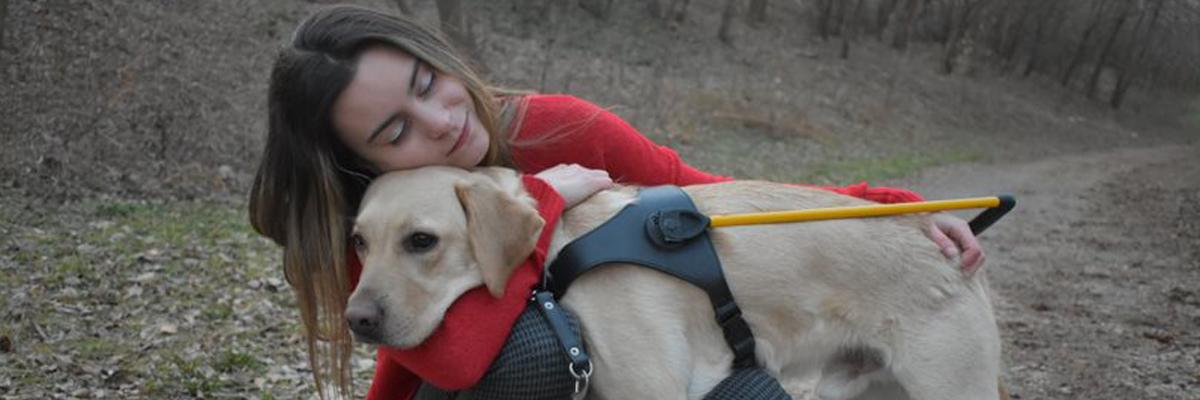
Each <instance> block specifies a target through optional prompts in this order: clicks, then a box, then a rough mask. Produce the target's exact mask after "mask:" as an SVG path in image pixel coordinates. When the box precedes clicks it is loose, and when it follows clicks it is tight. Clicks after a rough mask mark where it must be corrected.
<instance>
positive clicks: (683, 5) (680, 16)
mask: <svg viewBox="0 0 1200 400" xmlns="http://www.w3.org/2000/svg"><path fill="white" fill-rule="evenodd" d="M688 4H691V1H690V0H675V1H673V2H671V15H670V16H669V17H670V18H671V20H673V21H675V22H683V20H684V19H686V18H687V9H688Z"/></svg>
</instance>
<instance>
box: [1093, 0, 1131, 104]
mask: <svg viewBox="0 0 1200 400" xmlns="http://www.w3.org/2000/svg"><path fill="white" fill-rule="evenodd" d="M1125 4H1126V5H1125V6H1124V7H1122V8H1121V11H1120V14H1118V16H1117V23H1116V24H1115V25H1113V29H1112V32H1111V33H1109V34H1108V39H1107V40H1105V41H1104V49H1103V50H1101V52H1100V57H1098V58H1097V59H1096V66H1095V68H1093V69H1092V75H1091V77H1090V78H1088V82H1087V96H1088V98H1092V99H1094V98H1096V87H1097V86H1099V85H1100V74H1102V73H1104V66H1105V65H1107V64H1108V56H1109V54H1111V53H1112V48H1113V44H1116V42H1117V35H1118V34H1120V33H1121V28H1123V27H1125V21H1127V20H1129V3H1125Z"/></svg>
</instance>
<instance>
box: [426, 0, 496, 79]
mask: <svg viewBox="0 0 1200 400" xmlns="http://www.w3.org/2000/svg"><path fill="white" fill-rule="evenodd" d="M437 10H438V20H439V21H440V22H441V26H442V32H443V33H445V34H446V37H447V38H449V39H450V41H451V42H453V43H454V45H455V46H456V47H458V48H459V50H461V51H462V53H463V54H464V55H466V56H467V57H468V58H469V59H470V60H471V61H475V62H474V63H472V64H473V65H474V66H476V67H479V68H480V69H482V67H483V64H482V63H480V62H478V61H479V49H477V48H476V45H475V35H473V34H472V33H471V30H470V29H468V28H467V17H466V14H464V13H463V9H462V1H461V0H437ZM481 72H485V71H481Z"/></svg>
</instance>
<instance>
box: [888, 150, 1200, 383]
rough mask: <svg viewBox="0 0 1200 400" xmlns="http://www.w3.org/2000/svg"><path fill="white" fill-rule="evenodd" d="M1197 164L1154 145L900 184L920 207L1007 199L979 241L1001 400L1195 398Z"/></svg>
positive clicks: (1199, 311) (1199, 360) (1198, 374)
mask: <svg viewBox="0 0 1200 400" xmlns="http://www.w3.org/2000/svg"><path fill="white" fill-rule="evenodd" d="M1198 160H1200V147H1197V146H1196V145H1192V146H1162V147H1152V148H1141V149H1123V150H1115V151H1111V152H1102V153H1091V154H1082V155H1070V156H1064V157H1059V158H1052V159H1045V160H1042V161H1038V162H1033V163H1029V164H1022V165H1012V166H1005V165H957V166H953V167H946V168H941V169H934V170H930V171H926V172H924V173H922V174H921V175H920V176H917V177H914V178H912V180H913V182H915V183H913V184H911V185H908V186H910V187H912V188H914V189H917V190H918V191H919V192H921V193H923V194H925V195H926V196H927V197H928V198H931V199H941V198H953V197H967V196H974V195H986V194H993V193H1012V194H1014V195H1015V196H1016V197H1017V201H1018V206H1017V208H1016V210H1014V211H1013V213H1012V214H1010V215H1009V216H1008V217H1006V218H1005V219H1004V220H1003V221H1001V222H1000V223H999V224H997V225H996V226H994V227H993V228H992V229H991V230H989V231H988V232H987V233H986V234H984V235H983V236H982V237H981V239H982V240H983V241H984V245H985V247H986V248H987V250H988V258H989V260H988V263H987V267H986V268H987V273H988V274H989V277H990V279H991V285H992V287H993V289H994V299H995V301H996V306H997V307H996V310H997V317H998V319H999V322H1000V325H1001V329H1002V335H1003V337H1004V341H1005V346H1006V347H1005V361H1006V364H1007V377H1006V378H1007V381H1008V383H1009V386H1010V387H1011V389H1012V392H1013V393H1014V396H1013V397H1014V398H1023V399H1149V398H1153V399H1200V332H1197V330H1198V329H1200V222H1197V219H1198V218H1200V161H1198ZM966 216H970V213H968V214H967V215H966Z"/></svg>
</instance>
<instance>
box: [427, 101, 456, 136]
mask: <svg viewBox="0 0 1200 400" xmlns="http://www.w3.org/2000/svg"><path fill="white" fill-rule="evenodd" d="M422 114H424V115H423V116H422V118H421V120H422V121H424V123H423V124H422V125H424V126H422V127H421V128H422V130H423V131H425V134H426V135H429V137H430V138H432V139H441V138H442V137H444V136H446V135H447V134H449V133H451V132H453V131H454V119H453V118H452V117H451V113H450V110H446V109H442V108H440V107H439V108H437V109H433V108H430V109H428V110H426V111H425V112H423V113H422Z"/></svg>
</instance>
